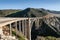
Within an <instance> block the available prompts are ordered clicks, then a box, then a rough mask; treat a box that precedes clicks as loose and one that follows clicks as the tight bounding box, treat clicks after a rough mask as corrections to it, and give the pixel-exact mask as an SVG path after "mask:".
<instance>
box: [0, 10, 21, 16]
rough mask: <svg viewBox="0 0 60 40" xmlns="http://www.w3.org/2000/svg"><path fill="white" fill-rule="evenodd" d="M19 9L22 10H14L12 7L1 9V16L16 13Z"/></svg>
mask: <svg viewBox="0 0 60 40" xmlns="http://www.w3.org/2000/svg"><path fill="white" fill-rule="evenodd" d="M18 11H21V10H12V9H9V10H0V17H4V16H7V15H10V14H13V13H16V12H18Z"/></svg>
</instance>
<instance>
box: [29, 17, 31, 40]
mask: <svg viewBox="0 0 60 40" xmlns="http://www.w3.org/2000/svg"><path fill="white" fill-rule="evenodd" d="M28 40H31V20H30V19H29V18H28Z"/></svg>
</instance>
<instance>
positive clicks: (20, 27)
mask: <svg viewBox="0 0 60 40" xmlns="http://www.w3.org/2000/svg"><path fill="white" fill-rule="evenodd" d="M19 32H21V21H19Z"/></svg>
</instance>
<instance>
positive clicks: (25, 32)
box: [24, 20, 27, 37]
mask: <svg viewBox="0 0 60 40" xmlns="http://www.w3.org/2000/svg"><path fill="white" fill-rule="evenodd" d="M24 23H25V29H24V30H25V31H24V35H25V37H27V20H25V22H24Z"/></svg>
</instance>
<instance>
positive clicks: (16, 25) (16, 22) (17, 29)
mask: <svg viewBox="0 0 60 40" xmlns="http://www.w3.org/2000/svg"><path fill="white" fill-rule="evenodd" d="M15 26H16V27H15V29H16V35H17V30H18V29H17V22H15Z"/></svg>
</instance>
